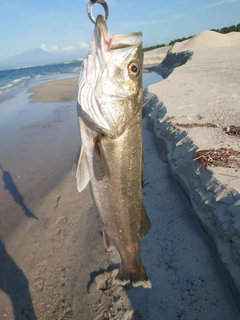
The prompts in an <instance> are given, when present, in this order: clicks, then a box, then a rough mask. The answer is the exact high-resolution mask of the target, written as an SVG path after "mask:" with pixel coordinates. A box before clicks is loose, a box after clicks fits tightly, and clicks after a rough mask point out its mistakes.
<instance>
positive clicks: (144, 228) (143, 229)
mask: <svg viewBox="0 0 240 320" xmlns="http://www.w3.org/2000/svg"><path fill="white" fill-rule="evenodd" d="M150 228H151V222H150V220H149V217H148V214H147V211H146V209H145V206H144V203H142V212H141V222H140V232H139V239H142V238H144V237H145V236H146V234H147V233H148V231H149V230H150Z"/></svg>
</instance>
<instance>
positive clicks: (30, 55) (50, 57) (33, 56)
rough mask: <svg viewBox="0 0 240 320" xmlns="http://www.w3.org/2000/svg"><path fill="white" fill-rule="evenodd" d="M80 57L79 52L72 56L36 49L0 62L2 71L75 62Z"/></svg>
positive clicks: (73, 53)
mask: <svg viewBox="0 0 240 320" xmlns="http://www.w3.org/2000/svg"><path fill="white" fill-rule="evenodd" d="M79 57H80V53H79V52H72V53H71V54H70V53H68V54H60V53H53V52H47V51H45V50H42V49H40V48H35V49H32V50H29V51H26V52H23V53H21V54H18V55H15V56H11V57H8V58H7V59H5V60H0V70H6V69H13V68H18V67H26V66H39V65H44V64H51V63H58V62H63V61H69V60H74V59H77V58H79Z"/></svg>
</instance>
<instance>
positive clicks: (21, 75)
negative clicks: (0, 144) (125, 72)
mask: <svg viewBox="0 0 240 320" xmlns="http://www.w3.org/2000/svg"><path fill="white" fill-rule="evenodd" d="M81 63H82V62H81V61H75V62H65V63H59V64H52V65H44V66H37V67H24V68H16V69H12V70H2V71H1V70H0V101H3V100H5V99H8V98H9V97H12V96H14V95H16V94H17V93H19V92H21V91H23V90H24V89H26V88H29V87H32V86H34V85H38V84H40V83H43V82H48V81H53V80H58V79H65V78H71V77H78V75H79V71H80V66H81ZM161 79H162V78H161V76H160V75H158V74H156V73H154V72H151V73H144V74H143V89H145V88H146V87H148V86H149V85H150V84H152V83H155V82H158V81H160V80H161Z"/></svg>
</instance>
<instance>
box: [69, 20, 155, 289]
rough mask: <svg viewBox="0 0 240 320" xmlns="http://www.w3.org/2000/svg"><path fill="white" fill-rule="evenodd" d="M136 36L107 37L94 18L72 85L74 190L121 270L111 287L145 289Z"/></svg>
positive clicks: (139, 70)
mask: <svg viewBox="0 0 240 320" xmlns="http://www.w3.org/2000/svg"><path fill="white" fill-rule="evenodd" d="M141 37H142V34H141V33H140V32H139V33H129V34H123V35H111V34H110V33H109V31H108V28H107V25H106V21H105V19H104V18H103V16H101V15H99V16H98V17H97V19H96V24H95V30H94V34H93V38H92V41H91V44H90V48H89V53H88V56H87V58H86V59H85V60H84V61H83V63H82V67H81V71H80V78H79V82H78V116H79V124H80V135H81V149H80V154H79V158H78V161H77V162H76V164H75V165H76V168H75V174H76V178H77V188H78V191H79V192H81V191H82V190H83V189H84V188H85V187H86V186H87V184H88V183H89V182H90V187H91V193H92V197H93V200H94V202H95V204H96V206H97V208H98V211H99V213H100V216H101V218H102V221H103V224H104V229H103V237H104V244H105V247H106V249H107V250H111V249H113V248H115V249H117V250H118V252H119V254H120V257H121V260H122V265H121V268H120V270H119V272H118V274H117V276H116V279H115V281H116V283H119V284H122V285H125V284H126V283H128V282H132V284H133V286H143V287H147V288H150V287H151V282H150V280H149V279H148V276H147V274H146V271H145V269H144V267H143V265H142V262H141V260H140V253H139V240H140V239H141V238H143V237H144V236H145V235H146V234H147V232H148V231H149V229H150V221H149V218H148V216H147V213H146V210H145V207H144V203H143V200H142V182H143V151H142V123H141V122H142V61H143V53H142V39H141Z"/></svg>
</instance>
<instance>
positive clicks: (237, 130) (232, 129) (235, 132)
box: [223, 125, 240, 137]
mask: <svg viewBox="0 0 240 320" xmlns="http://www.w3.org/2000/svg"><path fill="white" fill-rule="evenodd" d="M223 131H224V132H225V133H227V134H229V135H230V136H237V137H240V127H236V126H234V125H231V126H229V127H227V128H224V129H223Z"/></svg>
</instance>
